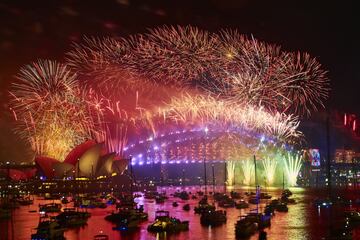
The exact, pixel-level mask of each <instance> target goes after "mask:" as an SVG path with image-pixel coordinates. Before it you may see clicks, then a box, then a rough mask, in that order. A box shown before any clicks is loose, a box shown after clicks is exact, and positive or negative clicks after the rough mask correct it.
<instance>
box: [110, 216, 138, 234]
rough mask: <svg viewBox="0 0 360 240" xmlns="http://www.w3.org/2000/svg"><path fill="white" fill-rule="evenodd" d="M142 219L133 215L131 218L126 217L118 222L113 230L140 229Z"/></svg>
mask: <svg viewBox="0 0 360 240" xmlns="http://www.w3.org/2000/svg"><path fill="white" fill-rule="evenodd" d="M139 224H140V219H138V218H137V217H136V216H134V215H131V216H130V217H129V218H124V219H122V220H121V221H120V222H117V223H116V227H113V230H118V231H132V230H137V229H139Z"/></svg>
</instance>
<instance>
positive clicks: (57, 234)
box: [31, 216, 65, 240]
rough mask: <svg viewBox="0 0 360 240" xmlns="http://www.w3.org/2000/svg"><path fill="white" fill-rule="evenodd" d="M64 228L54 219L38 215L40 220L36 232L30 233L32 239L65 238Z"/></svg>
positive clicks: (57, 239)
mask: <svg viewBox="0 0 360 240" xmlns="http://www.w3.org/2000/svg"><path fill="white" fill-rule="evenodd" d="M64 231H65V229H64V228H62V227H61V226H60V224H59V223H57V222H56V221H55V220H54V219H51V218H48V217H47V216H44V217H40V222H39V224H38V227H37V228H36V233H34V234H31V239H32V240H50V239H56V240H60V239H65V237H64Z"/></svg>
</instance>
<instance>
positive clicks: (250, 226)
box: [235, 217, 257, 239]
mask: <svg viewBox="0 0 360 240" xmlns="http://www.w3.org/2000/svg"><path fill="white" fill-rule="evenodd" d="M256 230H257V225H256V223H255V222H253V221H252V220H251V219H247V218H246V217H240V219H239V220H238V221H237V222H236V224H235V238H236V239H241V238H249V237H250V236H251V235H253V234H254V233H255V232H256Z"/></svg>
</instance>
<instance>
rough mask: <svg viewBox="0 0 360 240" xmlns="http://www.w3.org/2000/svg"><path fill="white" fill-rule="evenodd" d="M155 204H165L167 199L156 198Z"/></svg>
mask: <svg viewBox="0 0 360 240" xmlns="http://www.w3.org/2000/svg"><path fill="white" fill-rule="evenodd" d="M155 202H156V203H157V204H160V203H164V202H165V198H164V197H162V196H156V197H155Z"/></svg>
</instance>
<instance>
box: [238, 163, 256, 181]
mask: <svg viewBox="0 0 360 240" xmlns="http://www.w3.org/2000/svg"><path fill="white" fill-rule="evenodd" d="M241 169H242V171H243V174H244V180H243V183H244V185H246V186H250V185H251V183H252V179H253V178H254V174H255V172H254V171H255V166H254V162H253V161H252V160H250V159H246V160H242V161H241Z"/></svg>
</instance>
